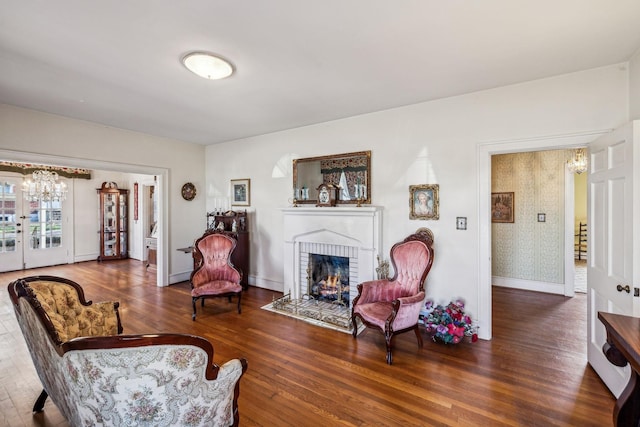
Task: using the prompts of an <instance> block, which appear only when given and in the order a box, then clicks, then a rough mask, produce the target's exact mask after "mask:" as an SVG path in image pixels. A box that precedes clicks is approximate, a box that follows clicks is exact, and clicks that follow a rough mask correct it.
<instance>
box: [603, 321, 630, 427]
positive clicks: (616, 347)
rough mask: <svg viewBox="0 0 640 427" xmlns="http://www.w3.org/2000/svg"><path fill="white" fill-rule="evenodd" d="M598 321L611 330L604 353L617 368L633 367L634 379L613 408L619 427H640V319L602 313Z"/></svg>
mask: <svg viewBox="0 0 640 427" xmlns="http://www.w3.org/2000/svg"><path fill="white" fill-rule="evenodd" d="M598 319H600V321H601V322H602V324H604V327H605V328H606V330H607V342H606V343H605V344H604V345H603V346H602V351H603V352H604V354H605V356H607V360H609V362H611V363H612V364H614V365H616V366H620V367H622V366H625V365H626V364H627V363H629V365H630V366H631V378H629V383H628V384H627V386H626V387H625V389H624V390H623V391H622V394H621V395H620V397H619V398H618V400H617V401H616V405H615V407H614V408H613V423H614V425H616V426H625V427H626V426H638V425H640V381H639V377H638V373H639V372H640V318H637V317H631V316H622V315H619V314H613V313H605V312H602V311H599V312H598Z"/></svg>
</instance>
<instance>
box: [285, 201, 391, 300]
mask: <svg viewBox="0 0 640 427" xmlns="http://www.w3.org/2000/svg"><path fill="white" fill-rule="evenodd" d="M282 211H283V217H284V293H285V294H286V293H291V297H292V298H300V297H301V295H300V288H301V283H300V281H301V266H300V245H301V244H302V243H317V244H323V245H337V246H347V247H353V248H356V249H357V254H358V255H357V267H358V275H357V276H358V277H357V282H358V283H360V282H364V281H366V280H373V279H375V278H376V267H377V266H378V265H377V259H378V258H377V257H378V255H380V251H381V249H382V208H381V207H377V206H363V207H355V206H354V207H342V206H339V207H295V208H294V207H292V208H284V209H283V210H282ZM356 284H357V283H356ZM354 288H355V286H353V287H352V290H353V289H354Z"/></svg>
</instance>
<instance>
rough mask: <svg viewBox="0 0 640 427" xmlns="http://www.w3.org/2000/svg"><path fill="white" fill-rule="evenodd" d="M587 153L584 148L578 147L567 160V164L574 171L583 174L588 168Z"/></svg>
mask: <svg viewBox="0 0 640 427" xmlns="http://www.w3.org/2000/svg"><path fill="white" fill-rule="evenodd" d="M587 165H588V162H587V154H586V153H585V151H584V148H578V149H576V151H574V152H573V157H572V158H571V159H570V160H567V166H568V167H569V170H570V171H571V172H573V173H577V174H581V173H582V172H585V171H586V170H587Z"/></svg>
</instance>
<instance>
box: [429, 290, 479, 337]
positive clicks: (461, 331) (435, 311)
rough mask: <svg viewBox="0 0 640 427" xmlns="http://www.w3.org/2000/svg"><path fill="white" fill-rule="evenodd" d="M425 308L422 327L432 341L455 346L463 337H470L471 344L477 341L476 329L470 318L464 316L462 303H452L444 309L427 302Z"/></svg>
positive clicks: (458, 301)
mask: <svg viewBox="0 0 640 427" xmlns="http://www.w3.org/2000/svg"><path fill="white" fill-rule="evenodd" d="M425 308H426V309H427V315H425V316H424V326H425V327H426V328H427V333H429V334H431V337H432V338H433V340H434V341H437V340H438V339H439V340H441V341H442V342H444V343H447V344H457V343H459V342H460V341H462V338H463V337H465V336H467V337H471V342H476V341H478V333H477V329H478V328H477V327H476V326H473V322H472V320H471V317H469V316H468V315H466V314H464V302H463V301H461V300H456V301H452V302H450V303H449V304H448V305H447V306H446V307H445V306H442V305H438V306H434V303H433V301H431V300H428V301H427V302H426V304H425Z"/></svg>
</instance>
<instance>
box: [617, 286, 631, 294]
mask: <svg viewBox="0 0 640 427" xmlns="http://www.w3.org/2000/svg"><path fill="white" fill-rule="evenodd" d="M616 289H617V290H618V292H622V291H625V292H626V293H631V288H630V287H629V285H625V286H622V285H618V286H616Z"/></svg>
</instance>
